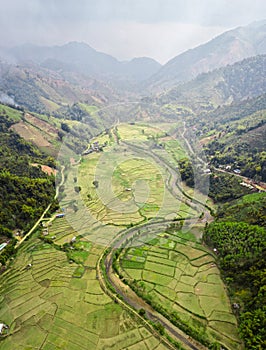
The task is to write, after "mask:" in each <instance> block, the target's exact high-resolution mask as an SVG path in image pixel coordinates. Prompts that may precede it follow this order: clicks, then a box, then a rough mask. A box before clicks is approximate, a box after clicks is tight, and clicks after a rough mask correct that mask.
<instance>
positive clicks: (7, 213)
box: [0, 105, 55, 263]
mask: <svg viewBox="0 0 266 350" xmlns="http://www.w3.org/2000/svg"><path fill="white" fill-rule="evenodd" d="M21 118H22V112H21V111H18V110H15V109H12V108H9V107H7V106H4V105H0V165H1V171H0V183H1V195H0V222H1V225H0V240H1V243H2V242H3V241H7V240H9V241H10V240H11V243H10V244H11V246H12V244H13V243H12V242H14V241H12V236H13V232H14V233H15V232H17V231H25V230H27V229H28V228H29V227H31V225H32V224H33V223H34V222H35V221H36V219H37V218H38V217H39V216H40V215H41V214H42V212H43V211H44V209H45V208H46V207H47V206H48V204H49V203H50V202H51V201H52V200H53V197H54V191H55V190H54V176H53V175H48V174H46V173H45V172H43V171H42V169H41V165H46V169H50V167H53V168H55V161H54V159H53V158H52V157H51V156H48V155H47V154H45V153H43V152H42V151H40V149H38V148H37V147H36V146H34V145H33V144H32V143H29V142H27V141H25V140H24V139H23V138H21V137H20V136H19V135H18V134H17V133H15V132H14V131H13V126H14V125H17V123H19V122H20V120H21ZM38 165H40V166H38ZM51 170H52V169H51ZM8 251H9V249H8ZM11 251H12V249H11ZM7 256H8V253H7V254H6V255H5V254H1V263H3V262H5V260H6V259H7Z"/></svg>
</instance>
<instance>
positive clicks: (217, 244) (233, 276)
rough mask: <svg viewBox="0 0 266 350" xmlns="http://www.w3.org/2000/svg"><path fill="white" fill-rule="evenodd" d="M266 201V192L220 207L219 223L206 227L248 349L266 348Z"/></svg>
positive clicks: (208, 241) (210, 244)
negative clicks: (215, 250)
mask: <svg viewBox="0 0 266 350" xmlns="http://www.w3.org/2000/svg"><path fill="white" fill-rule="evenodd" d="M265 198H266V197H265V194H264V193H262V194H253V195H248V196H245V197H243V198H242V199H240V200H238V201H237V202H233V203H232V204H231V205H230V204H227V205H225V206H224V207H222V208H220V209H219V211H218V218H217V220H216V222H214V223H212V224H210V225H209V226H208V227H207V228H206V231H205V234H204V237H203V239H204V241H205V243H206V244H207V245H208V246H210V247H211V248H215V249H217V255H218V261H219V264H220V268H221V270H222V273H223V275H224V278H225V281H226V282H227V284H228V286H229V291H230V294H231V298H232V301H233V303H234V304H233V308H234V310H235V312H236V314H237V315H238V316H239V322H240V326H239V328H240V333H241V335H242V337H243V339H244V341H245V344H246V347H247V349H263V348H265V345H266V337H265V324H266V303H265V301H266V298H265V286H266V263H265V253H266V231H265V228H263V227H262V226H265V224H266V221H265V211H266V206H265ZM225 220H227V221H225ZM229 220H230V221H229ZM231 220H232V221H231ZM244 221H246V222H244ZM251 224H252V225H251ZM255 224H260V225H261V226H258V225H255Z"/></svg>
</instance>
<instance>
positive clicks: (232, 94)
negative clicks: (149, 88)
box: [160, 55, 266, 112]
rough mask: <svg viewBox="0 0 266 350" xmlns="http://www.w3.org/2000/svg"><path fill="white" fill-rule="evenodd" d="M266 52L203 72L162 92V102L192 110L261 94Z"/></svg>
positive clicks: (208, 107)
mask: <svg viewBox="0 0 266 350" xmlns="http://www.w3.org/2000/svg"><path fill="white" fill-rule="evenodd" d="M265 66H266V55H259V56H256V57H251V58H247V59H244V60H243V61H240V62H237V63H234V64H233V65H228V66H226V67H223V68H219V69H216V70H214V71H212V72H209V73H202V74H200V75H199V76H198V77H197V78H195V79H194V80H191V81H190V82H187V83H184V84H182V85H179V86H177V87H176V88H173V89H171V90H170V91H168V92H166V93H165V94H163V95H161V97H160V101H161V103H162V104H166V103H178V104H180V105H184V106H189V107H191V108H192V109H193V110H194V111H195V112H199V111H201V110H211V109H214V108H216V107H218V106H219V105H223V104H230V103H231V102H233V101H236V100H242V99H246V98H248V97H256V96H259V95H262V94H264V93H265V91H266V80H265V74H264V72H265Z"/></svg>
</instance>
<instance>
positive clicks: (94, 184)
mask: <svg viewBox="0 0 266 350" xmlns="http://www.w3.org/2000/svg"><path fill="white" fill-rule="evenodd" d="M92 184H93V186H94V187H95V188H98V187H99V181H97V180H94V181H92Z"/></svg>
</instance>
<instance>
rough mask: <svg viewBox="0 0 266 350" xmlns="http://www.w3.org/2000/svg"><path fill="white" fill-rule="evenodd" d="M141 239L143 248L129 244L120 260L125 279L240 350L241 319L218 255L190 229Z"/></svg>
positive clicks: (212, 336) (199, 328) (201, 329)
mask: <svg viewBox="0 0 266 350" xmlns="http://www.w3.org/2000/svg"><path fill="white" fill-rule="evenodd" d="M136 239H137V241H138V243H139V246H138V247H129V248H128V249H126V251H125V253H123V255H121V256H120V259H119V262H120V268H121V269H122V274H123V275H124V277H125V278H127V279H129V280H130V281H132V282H134V284H135V285H137V286H138V289H139V291H141V293H144V295H146V296H148V298H150V300H151V301H152V302H153V303H155V304H157V305H159V306H161V307H163V308H164V309H165V310H166V311H167V312H168V313H169V314H173V313H176V314H177V315H178V317H179V319H180V320H181V321H182V322H183V323H186V324H188V325H189V326H190V327H192V328H194V329H197V331H198V332H202V333H206V334H207V336H208V337H209V339H210V340H211V341H219V342H220V343H222V344H224V345H225V346H226V347H228V348H230V349H240V348H241V343H240V341H239V337H238V333H237V323H236V318H235V316H234V315H233V314H232V311H231V306H230V302H229V299H228V296H227V293H226V290H225V288H224V285H223V282H222V280H221V277H220V274H219V270H218V268H217V266H216V264H215V259H214V257H213V256H212V255H211V254H210V253H209V252H208V251H207V250H205V249H204V247H202V245H200V244H198V243H196V242H195V237H194V236H193V235H192V234H189V233H187V234H184V233H180V232H176V233H169V232H162V233H160V234H158V235H157V237H155V238H153V239H152V240H150V241H147V237H144V236H140V237H136ZM135 243H136V241H135Z"/></svg>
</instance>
